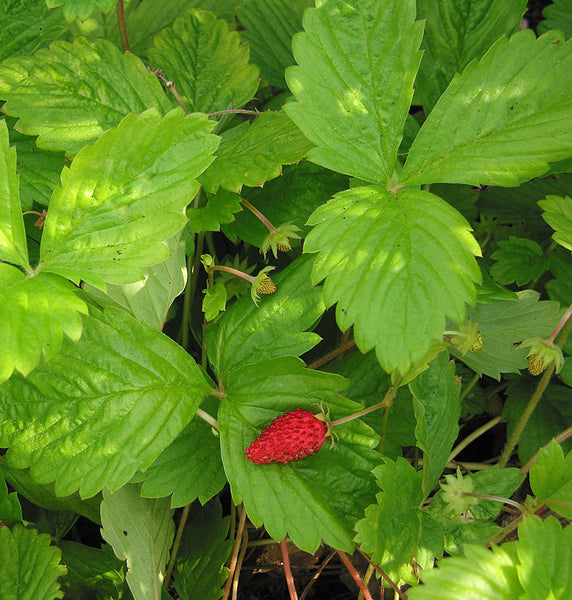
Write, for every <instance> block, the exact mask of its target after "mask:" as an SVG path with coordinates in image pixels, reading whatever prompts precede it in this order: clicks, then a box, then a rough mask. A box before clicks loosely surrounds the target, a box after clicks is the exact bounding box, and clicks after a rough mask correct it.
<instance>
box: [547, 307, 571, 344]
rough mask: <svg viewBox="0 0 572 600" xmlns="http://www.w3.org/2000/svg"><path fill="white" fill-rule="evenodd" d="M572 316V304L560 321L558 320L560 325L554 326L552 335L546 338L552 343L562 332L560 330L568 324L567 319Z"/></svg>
mask: <svg viewBox="0 0 572 600" xmlns="http://www.w3.org/2000/svg"><path fill="white" fill-rule="evenodd" d="M570 316H572V304H571V305H570V306H569V307H568V308H567V309H566V312H565V313H564V314H563V315H562V318H561V319H560V321H558V325H556V327H555V328H554V331H553V332H552V333H551V334H550V337H549V338H548V339H547V340H546V342H547V343H548V344H552V342H553V341H554V340H555V339H556V336H557V335H558V334H559V333H560V330H561V329H562V327H564V325H565V324H566V321H568V319H569V318H570Z"/></svg>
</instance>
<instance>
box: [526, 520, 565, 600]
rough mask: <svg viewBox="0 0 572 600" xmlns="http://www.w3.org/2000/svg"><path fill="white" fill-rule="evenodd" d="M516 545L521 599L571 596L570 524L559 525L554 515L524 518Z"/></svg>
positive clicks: (563, 599)
mask: <svg viewBox="0 0 572 600" xmlns="http://www.w3.org/2000/svg"><path fill="white" fill-rule="evenodd" d="M518 537H519V541H518V543H517V544H516V548H517V554H518V558H519V562H520V564H519V565H518V566H517V571H518V577H519V579H520V582H521V584H522V587H523V589H524V590H525V594H524V595H522V596H521V598H522V599H523V600H536V599H537V598H547V599H548V598H549V599H550V600H566V599H567V598H570V597H571V596H572V576H571V575H570V569H569V565H570V561H572V527H570V526H568V527H565V528H564V529H563V528H562V526H561V524H560V522H559V521H558V520H557V519H555V518H554V517H548V518H547V519H545V520H544V521H542V520H541V519H540V518H539V517H537V516H535V515H530V516H528V517H525V519H524V520H523V521H522V523H521V524H520V526H519V528H518Z"/></svg>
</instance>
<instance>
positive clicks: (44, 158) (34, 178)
mask: <svg viewBox="0 0 572 600" xmlns="http://www.w3.org/2000/svg"><path fill="white" fill-rule="evenodd" d="M10 139H11V141H12V142H13V143H14V145H15V147H16V154H17V164H16V169H17V171H18V175H19V176H20V202H21V204H22V208H23V209H24V210H31V209H32V208H33V206H34V202H37V203H38V204H42V205H43V206H47V205H48V203H49V202H50V198H51V196H52V193H53V191H54V189H55V188H56V186H57V185H58V183H60V175H61V172H62V169H63V168H64V164H65V156H64V154H63V152H48V151H46V150H40V149H39V148H38V147H37V146H36V140H35V138H32V137H29V136H27V135H21V134H19V133H18V132H16V131H15V130H12V131H11V132H10Z"/></svg>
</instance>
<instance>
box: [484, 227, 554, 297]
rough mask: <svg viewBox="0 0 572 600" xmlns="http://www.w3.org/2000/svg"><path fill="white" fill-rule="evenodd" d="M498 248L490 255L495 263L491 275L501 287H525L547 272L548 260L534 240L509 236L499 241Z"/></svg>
mask: <svg viewBox="0 0 572 600" xmlns="http://www.w3.org/2000/svg"><path fill="white" fill-rule="evenodd" d="M499 246H500V249H499V250H495V252H493V253H492V255H491V258H493V259H494V260H495V261H496V262H495V264H494V265H493V266H492V267H491V275H492V276H493V277H494V278H495V279H496V281H498V282H499V283H502V284H503V285H508V284H509V283H516V284H517V285H519V286H522V285H526V284H527V283H530V282H531V281H533V280H537V279H538V278H539V277H540V276H541V275H542V274H543V273H544V271H546V270H548V259H547V258H546V257H545V256H544V252H543V250H542V248H541V247H540V246H539V245H538V244H537V243H536V242H535V241H534V240H529V239H527V238H520V237H513V236H510V237H509V239H508V240H501V241H500V242H499Z"/></svg>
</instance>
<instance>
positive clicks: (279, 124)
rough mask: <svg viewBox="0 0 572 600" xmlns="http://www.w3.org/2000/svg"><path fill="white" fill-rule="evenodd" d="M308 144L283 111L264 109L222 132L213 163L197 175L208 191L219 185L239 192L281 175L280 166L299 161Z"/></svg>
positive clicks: (215, 188)
mask: <svg viewBox="0 0 572 600" xmlns="http://www.w3.org/2000/svg"><path fill="white" fill-rule="evenodd" d="M311 146H312V145H311V144H310V143H309V142H308V140H306V138H305V137H304V135H302V133H301V132H300V130H299V129H298V127H296V125H294V123H292V121H291V120H290V119H289V118H288V116H287V115H286V114H285V113H283V112H265V113H262V114H261V115H260V116H259V117H257V118H256V120H255V121H254V122H253V123H252V124H249V123H247V122H245V123H242V124H240V125H238V126H236V127H233V128H232V129H228V130H227V131H225V132H224V133H223V134H222V141H221V144H220V148H219V149H218V152H217V158H216V159H215V161H214V162H213V164H212V165H211V166H210V167H209V168H208V169H207V170H206V171H205V173H204V174H203V175H202V176H201V177H200V179H199V180H200V182H201V183H202V184H203V187H204V188H205V190H206V191H207V192H210V193H212V194H215V193H216V192H217V190H218V189H219V187H222V188H224V189H225V190H229V191H231V192H240V190H241V189H242V186H243V185H248V186H250V187H254V186H257V185H262V184H263V183H265V182H266V181H269V180H270V179H274V178H275V177H278V176H279V175H281V174H282V165H286V164H290V163H295V162H298V161H299V160H300V159H301V158H303V157H304V155H305V154H306V152H307V151H308V149H309V148H311Z"/></svg>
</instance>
